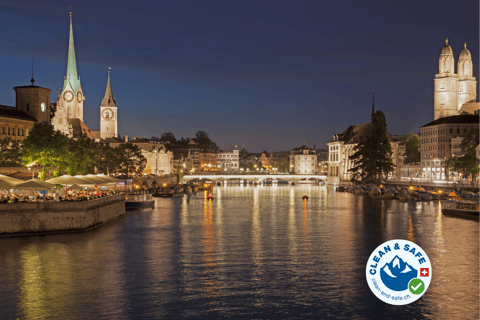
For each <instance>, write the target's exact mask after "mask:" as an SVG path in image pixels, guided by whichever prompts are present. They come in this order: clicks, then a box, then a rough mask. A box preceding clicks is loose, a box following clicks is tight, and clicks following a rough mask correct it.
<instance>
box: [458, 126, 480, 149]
mask: <svg viewBox="0 0 480 320" xmlns="http://www.w3.org/2000/svg"><path fill="white" fill-rule="evenodd" d="M478 134H479V130H478V129H471V130H470V131H468V132H467V135H466V136H465V137H464V138H463V140H462V143H461V144H460V148H462V151H463V152H465V153H466V154H467V153H469V154H473V155H475V148H476V147H477V146H478V138H479V137H478Z"/></svg>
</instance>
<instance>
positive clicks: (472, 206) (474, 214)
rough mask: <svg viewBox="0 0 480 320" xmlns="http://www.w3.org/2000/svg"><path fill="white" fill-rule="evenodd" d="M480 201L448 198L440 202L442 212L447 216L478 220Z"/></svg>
mask: <svg viewBox="0 0 480 320" xmlns="http://www.w3.org/2000/svg"><path fill="white" fill-rule="evenodd" d="M479 211H480V203H478V202H477V201H458V200H448V201H445V202H444V203H443V204H442V213H443V214H444V215H447V216H455V217H459V218H465V219H470V220H475V221H478V217H479Z"/></svg>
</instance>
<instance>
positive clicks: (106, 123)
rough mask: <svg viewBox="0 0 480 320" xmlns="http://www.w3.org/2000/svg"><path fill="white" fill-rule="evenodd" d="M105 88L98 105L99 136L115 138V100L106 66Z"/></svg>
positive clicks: (116, 135)
mask: <svg viewBox="0 0 480 320" xmlns="http://www.w3.org/2000/svg"><path fill="white" fill-rule="evenodd" d="M108 69H109V70H108V81H107V90H106V91H105V96H104V97H103V100H102V104H101V105H100V138H102V139H108V138H117V137H118V127H117V123H118V121H117V102H116V101H115V99H114V98H113V93H112V85H111V83H110V68H108Z"/></svg>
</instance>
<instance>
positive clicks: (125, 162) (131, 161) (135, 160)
mask: <svg viewBox="0 0 480 320" xmlns="http://www.w3.org/2000/svg"><path fill="white" fill-rule="evenodd" d="M115 151H116V152H118V153H117V155H119V160H120V161H119V165H120V168H121V171H122V172H123V173H125V175H126V176H127V177H128V176H129V174H130V173H135V174H141V173H142V172H143V170H144V169H145V165H146V163H147V159H145V157H144V156H143V155H142V152H141V151H140V148H139V147H138V146H136V145H134V144H131V143H122V144H121V145H119V146H118V147H117V148H115Z"/></svg>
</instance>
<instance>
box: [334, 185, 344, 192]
mask: <svg viewBox="0 0 480 320" xmlns="http://www.w3.org/2000/svg"><path fill="white" fill-rule="evenodd" d="M335 190H336V191H337V192H345V187H342V186H338V187H337V188H336V189H335Z"/></svg>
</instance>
